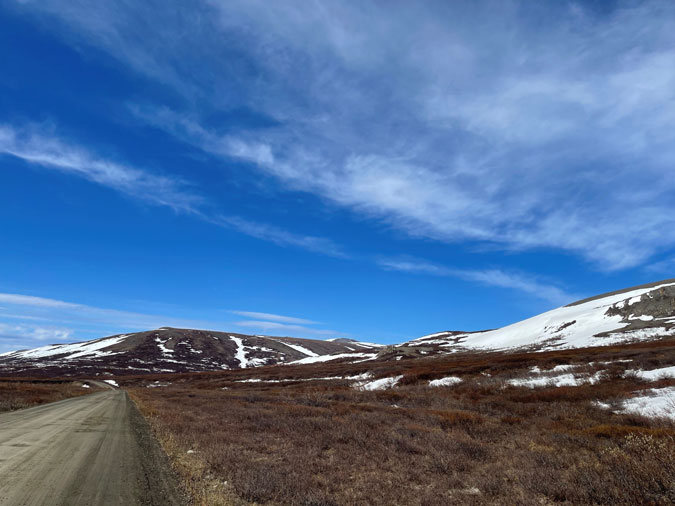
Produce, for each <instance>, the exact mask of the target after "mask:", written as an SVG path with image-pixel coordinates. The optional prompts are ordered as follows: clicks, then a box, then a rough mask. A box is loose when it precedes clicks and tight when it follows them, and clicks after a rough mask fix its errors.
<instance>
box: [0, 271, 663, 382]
mask: <svg viewBox="0 0 675 506" xmlns="http://www.w3.org/2000/svg"><path fill="white" fill-rule="evenodd" d="M672 335H675V279H670V280H665V281H660V282H656V283H650V284H647V285H641V286H637V287H633V288H627V289H624V290H620V291H617V292H611V293H606V294H603V295H598V296H595V297H591V298H589V299H584V300H581V301H578V302H575V303H572V304H569V305H567V306H564V307H560V308H557V309H553V310H552V311H548V312H546V313H542V314H540V315H537V316H534V317H532V318H529V319H527V320H523V321H520V322H517V323H514V324H512V325H509V326H506V327H503V328H500V329H495V330H486V331H480V332H460V331H445V332H438V333H436V334H431V335H428V336H424V337H420V338H418V339H414V340H412V341H408V342H405V343H403V344H401V345H390V346H381V345H376V344H371V343H362V342H358V341H353V340H350V339H334V340H329V341H321V340H312V339H298V338H292V337H272V336H251V335H246V334H237V333H227V332H214V331H208V330H192V329H174V328H166V327H165V328H161V329H157V330H150V331H146V332H136V333H133V334H122V335H116V336H110V337H105V338H102V339H96V340H93V341H87V342H83V343H75V344H56V345H50V346H44V347H41V348H36V349H34V350H25V351H17V352H12V353H6V354H4V355H0V375H4V374H24V375H26V374H31V375H74V374H77V375H89V376H91V375H96V374H104V373H108V374H117V375H121V374H143V373H161V372H193V371H215V370H223V369H239V368H247V367H256V366H262V365H274V364H289V363H293V364H311V363H320V362H335V361H340V362H359V361H366V360H375V359H378V360H383V361H386V360H401V359H405V358H412V357H419V356H426V355H433V354H439V353H441V354H442V353H456V352H460V351H475V350H516V349H518V350H520V349H526V350H550V349H556V348H583V347H590V346H603V345H610V344H615V343H624V342H632V341H638V340H647V339H658V338H660V337H666V336H672Z"/></svg>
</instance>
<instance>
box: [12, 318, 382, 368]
mask: <svg viewBox="0 0 675 506" xmlns="http://www.w3.org/2000/svg"><path fill="white" fill-rule="evenodd" d="M363 352H370V353H371V354H372V355H374V353H376V352H377V345H370V344H364V343H359V342H357V341H352V340H349V339H336V340H333V341H321V340H314V339H299V338H293V337H272V336H251V335H246V334H237V333H231V332H227V333H226V332H214V331H208V330H192V329H174V328H168V327H164V328H161V329H157V330H150V331H146V332H136V333H132V334H120V335H116V336H110V337H104V338H102V339H96V340H93V341H85V342H82V343H75V344H55V345H49V346H43V347H41V348H35V349H33V350H25V351H16V352H12V353H7V354H4V355H2V356H0V374H4V373H24V374H25V373H33V374H40V375H43V374H45V375H46V374H49V375H70V374H73V373H78V374H79V373H82V374H97V373H103V372H106V373H111V374H142V373H149V372H188V371H213V370H223V369H237V368H246V367H256V366H261V365H272V364H279V363H287V362H292V361H297V360H302V359H305V358H318V357H322V356H325V355H330V354H334V353H336V354H344V353H349V354H353V353H363Z"/></svg>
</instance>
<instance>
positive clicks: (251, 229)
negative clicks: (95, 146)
mask: <svg viewBox="0 0 675 506" xmlns="http://www.w3.org/2000/svg"><path fill="white" fill-rule="evenodd" d="M0 154H6V155H10V156H13V157H16V158H19V159H21V160H24V161H25V162H28V163H30V164H34V165H38V166H40V167H43V168H45V169H51V170H57V171H60V172H64V173H67V174H72V175H75V176H78V177H82V178H84V179H87V180H89V181H91V182H93V183H97V184H99V185H102V186H106V187H108V188H112V189H114V190H117V191H119V192H121V193H124V194H126V195H128V196H131V197H133V198H136V199H139V200H142V201H145V202H149V203H152V204H155V205H160V206H165V207H169V208H171V209H173V210H174V211H176V212H181V213H184V214H189V215H191V216H194V217H196V218H199V219H201V220H204V221H207V222H209V223H212V224H214V225H217V226H220V227H224V228H228V229H231V230H236V231H238V232H240V233H243V234H245V235H248V236H250V237H254V238H256V239H261V240H264V241H269V242H272V243H274V244H277V245H280V246H292V247H296V248H301V249H305V250H308V251H312V252H315V253H322V254H326V255H330V256H335V257H346V256H347V255H346V253H345V252H344V250H343V249H342V247H340V246H339V245H338V244H337V243H335V242H334V241H332V240H330V239H327V238H323V237H316V236H311V235H303V234H297V233H293V232H290V231H288V230H285V229H283V228H280V227H276V226H274V225H270V224H266V223H260V222H255V221H251V220H247V219H244V218H242V217H239V216H224V215H220V214H217V213H216V212H214V211H213V210H212V209H211V207H210V206H207V205H206V202H205V200H204V199H203V198H202V197H201V196H200V195H198V194H197V193H196V192H195V191H194V188H193V187H192V186H191V185H190V184H188V183H187V182H186V181H184V180H182V179H180V178H175V177H170V176H163V175H156V174H153V173H151V172H149V171H147V170H142V169H139V168H136V167H132V166H130V165H125V164H121V163H117V162H114V161H111V160H107V159H104V158H101V157H98V156H96V155H94V154H93V153H90V152H89V151H88V150H86V149H84V148H82V147H80V146H77V145H76V144H74V143H72V142H66V141H64V140H62V139H59V138H58V137H57V136H56V135H55V134H54V133H53V132H51V131H49V129H44V128H40V127H37V126H31V127H28V128H16V127H13V126H11V125H1V124H0Z"/></svg>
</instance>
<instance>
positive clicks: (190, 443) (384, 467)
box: [123, 340, 675, 506]
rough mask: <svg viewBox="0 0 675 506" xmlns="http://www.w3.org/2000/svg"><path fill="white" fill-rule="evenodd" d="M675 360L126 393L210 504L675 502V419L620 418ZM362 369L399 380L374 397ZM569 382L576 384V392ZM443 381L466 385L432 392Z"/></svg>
mask: <svg viewBox="0 0 675 506" xmlns="http://www.w3.org/2000/svg"><path fill="white" fill-rule="evenodd" d="M674 364H675V342H673V341H672V340H671V341H654V342H649V343H639V344H634V345H625V346H615V347H604V348H595V349H585V350H564V351H556V352H546V353H517V354H497V353H494V354H475V353H474V354H461V355H460V354H457V355H452V356H446V357H444V358H432V359H414V360H400V361H392V362H376V361H371V362H363V363H358V364H334V363H328V364H316V365H309V366H303V367H298V366H285V367H284V366H277V367H269V368H260V369H254V370H242V371H228V372H223V373H200V374H181V375H168V376H167V375H164V376H155V377H148V376H146V377H137V378H126V379H124V380H123V381H124V384H123V386H126V387H127V388H128V389H129V391H130V393H131V395H132V397H133V398H134V400H135V401H136V402H137V403H138V405H139V406H140V408H141V410H142V412H143V413H144V414H145V415H146V416H147V418H148V419H149V420H150V422H151V424H152V426H153V427H154V430H155V432H156V434H157V435H158V437H159V438H160V441H161V442H162V444H163V445H164V448H165V449H166V450H167V452H168V453H169V455H170V457H171V459H172V461H173V464H174V466H175V468H176V469H177V471H178V472H179V474H180V475H181V476H182V479H183V484H184V486H185V488H186V490H187V491H188V492H189V493H190V494H191V495H192V497H193V498H194V502H195V503H196V504H200V505H225V504H283V505H305V506H329V505H361V504H362V505H371V504H372V505H391V504H411V505H425V506H434V505H447V504H458V505H460V504H461V505H467V504H468V505H471V504H495V505H497V504H498V505H511V504H513V505H515V504H519V505H535V504H536V505H541V504H554V503H555V504H607V505H609V504H611V505H635V504H653V505H666V504H673V503H675V423H674V422H673V421H672V420H671V419H668V418H659V417H645V416H642V415H640V414H635V413H628V412H624V411H622V409H621V407H622V405H623V403H624V401H626V400H629V399H631V398H633V397H634V396H636V395H640V394H641V393H644V392H645V391H648V390H649V389H655V388H656V389H659V388H661V389H668V388H672V387H673V386H675V380H674V379H672V378H670V379H668V378H656V379H653V380H652V381H647V380H645V379H644V378H643V377H642V376H640V374H638V373H636V371H645V370H655V369H659V368H664V367H669V366H672V365H674ZM366 373H367V374H368V375H369V376H367V377H369V378H370V379H371V380H374V381H376V380H377V379H380V378H394V377H395V378H399V379H398V382H397V383H396V386H395V387H393V388H389V389H384V390H373V391H370V390H367V386H365V385H366V384H365V383H364V381H362V380H355V379H354V377H359V378H363V377H364V376H365V374H366ZM561 374H570V375H573V376H574V378H575V379H577V380H578V381H577V382H576V383H575V384H573V385H571V386H565V385H564V384H563V383H560V382H559V381H558V380H559V378H558V377H559V376H560V375H561ZM360 375H361V376H360ZM343 377H344V378H350V379H339V378H343ZM447 377H452V378H459V380H453V381H452V382H448V385H449V386H440V387H431V386H429V382H430V381H433V380H438V379H441V378H447ZM319 378H333V379H319ZM541 378H545V380H544V381H541ZM532 380H537V381H538V382H537V381H534V382H533V383H532V382H531V383H527V381H532ZM557 381H558V383H556V382H557ZM556 384H558V385H561V386H555V385H556ZM674 407H675V406H674Z"/></svg>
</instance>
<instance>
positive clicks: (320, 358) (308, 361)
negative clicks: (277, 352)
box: [289, 353, 377, 364]
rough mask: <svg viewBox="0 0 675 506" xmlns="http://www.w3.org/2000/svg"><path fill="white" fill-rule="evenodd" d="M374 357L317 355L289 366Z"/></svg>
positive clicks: (373, 355) (366, 354)
mask: <svg viewBox="0 0 675 506" xmlns="http://www.w3.org/2000/svg"><path fill="white" fill-rule="evenodd" d="M376 356H377V354H376V353H338V354H336V355H318V356H316V357H307V358H301V359H300V360H294V361H293V362H289V364H316V363H317V362H330V361H332V360H339V359H341V358H366V359H367V360H370V359H371V358H375V357H376Z"/></svg>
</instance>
